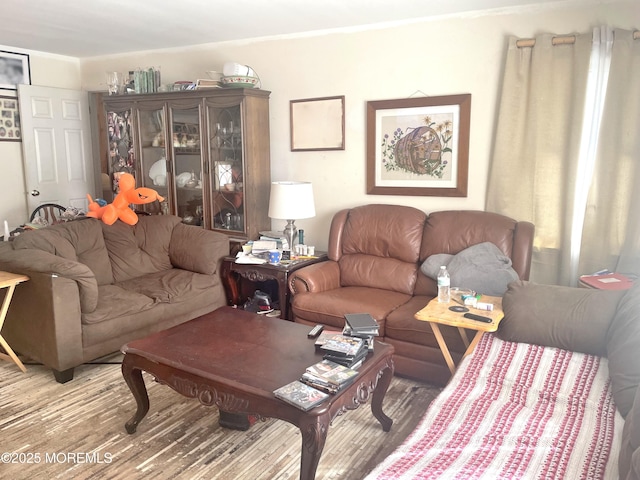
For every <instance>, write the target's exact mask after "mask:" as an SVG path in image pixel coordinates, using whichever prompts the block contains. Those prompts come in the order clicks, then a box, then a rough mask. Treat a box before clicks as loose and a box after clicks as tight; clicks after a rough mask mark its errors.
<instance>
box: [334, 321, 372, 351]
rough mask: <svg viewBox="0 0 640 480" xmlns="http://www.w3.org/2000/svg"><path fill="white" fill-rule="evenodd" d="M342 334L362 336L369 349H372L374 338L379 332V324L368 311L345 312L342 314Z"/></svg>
mask: <svg viewBox="0 0 640 480" xmlns="http://www.w3.org/2000/svg"><path fill="white" fill-rule="evenodd" d="M344 320H345V323H344V329H343V330H342V333H343V335H348V336H351V337H358V338H362V339H363V340H364V341H365V342H366V344H367V347H368V349H369V350H373V345H374V338H375V337H376V336H377V335H378V334H379V332H380V325H378V322H377V321H376V319H375V318H373V317H372V316H371V315H370V314H368V313H347V314H345V316H344Z"/></svg>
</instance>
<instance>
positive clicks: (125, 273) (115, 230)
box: [0, 215, 229, 383]
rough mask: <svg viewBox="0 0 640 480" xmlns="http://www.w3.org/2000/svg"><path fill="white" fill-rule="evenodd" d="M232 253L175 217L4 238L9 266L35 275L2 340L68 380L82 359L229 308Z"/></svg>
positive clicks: (84, 223) (20, 292) (20, 294)
mask: <svg viewBox="0 0 640 480" xmlns="http://www.w3.org/2000/svg"><path fill="white" fill-rule="evenodd" d="M228 254H229V242H228V237H226V236H225V235H222V234H220V233H216V232H212V231H208V230H204V229H202V228H198V227H193V226H188V225H185V224H183V223H181V221H180V218H178V217H175V216H162V215H159V216H143V217H140V219H139V221H138V223H137V224H136V225H134V226H131V225H127V224H125V223H122V222H120V221H118V222H116V223H115V224H114V225H111V226H108V225H105V224H104V223H102V222H101V221H99V220H96V219H92V218H87V219H83V220H77V221H73V222H67V223H64V224H59V225H54V226H51V227H47V228H43V229H41V230H35V231H29V232H25V233H23V234H21V235H19V236H18V237H16V238H15V240H14V241H12V242H3V243H2V244H0V270H4V271H10V272H14V273H24V274H26V275H28V276H29V277H30V281H28V282H25V283H23V284H20V285H19V286H18V287H17V288H16V291H15V294H14V298H13V301H12V303H11V306H10V308H9V312H8V315H7V319H6V322H5V325H4V328H3V330H2V333H3V336H4V337H5V338H6V340H7V341H8V342H9V345H11V347H12V348H13V349H14V350H16V351H17V352H19V353H20V354H22V355H25V356H26V357H29V358H31V359H34V360H36V361H38V362H41V363H42V364H44V365H46V366H47V367H50V368H51V369H53V373H54V375H55V377H56V380H57V381H58V382H60V383H64V382H66V381H69V380H71V379H72V378H73V369H74V367H76V366H78V365H81V364H82V363H85V362H87V361H90V360H94V359H96V358H99V357H102V356H104V355H106V354H109V353H112V352H115V351H118V350H119V349H120V347H121V346H122V345H123V344H125V343H126V342H128V341H130V340H133V339H136V338H140V337H143V336H145V335H148V334H150V333H153V332H156V331H159V330H164V329H166V328H169V327H172V326H174V325H177V324H179V323H182V322H185V321H187V320H191V319H192V318H195V317H197V316H199V315H202V314H204V313H207V312H210V311H212V310H214V309H216V308H218V307H220V306H222V305H225V304H226V300H225V295H224V289H223V287H222V284H221V281H220V275H219V264H220V260H221V259H222V258H223V257H224V256H226V255H228Z"/></svg>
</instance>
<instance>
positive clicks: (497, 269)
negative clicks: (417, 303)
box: [420, 242, 518, 296]
mask: <svg viewBox="0 0 640 480" xmlns="http://www.w3.org/2000/svg"><path fill="white" fill-rule="evenodd" d="M441 265H446V266H447V270H448V271H449V275H450V276H451V286H453V287H460V288H467V289H471V290H474V291H476V292H478V293H482V294H484V295H494V296H502V295H503V294H504V292H506V291H507V285H509V283H511V282H513V281H515V280H518V274H517V273H516V271H515V270H514V269H513V268H511V259H510V258H509V257H507V256H506V255H505V254H504V253H502V251H501V250H500V249H499V248H498V247H496V246H495V245H494V244H493V243H491V242H482V243H478V244H476V245H472V246H470V247H468V248H465V249H464V250H462V251H461V252H459V253H457V254H455V255H451V254H448V253H439V254H436V255H430V256H429V257H427V259H426V260H425V261H424V262H423V263H422V266H421V267H420V270H421V271H422V273H424V274H425V275H427V276H428V277H430V278H433V279H434V280H435V279H436V278H437V277H438V272H439V271H440V266H441Z"/></svg>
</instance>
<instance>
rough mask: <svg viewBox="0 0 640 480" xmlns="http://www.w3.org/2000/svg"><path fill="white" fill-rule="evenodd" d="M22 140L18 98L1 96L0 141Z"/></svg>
mask: <svg viewBox="0 0 640 480" xmlns="http://www.w3.org/2000/svg"><path fill="white" fill-rule="evenodd" d="M21 140H22V135H21V131H20V110H19V109H18V99H17V98H16V97H2V96H0V141H8V142H20V141H21Z"/></svg>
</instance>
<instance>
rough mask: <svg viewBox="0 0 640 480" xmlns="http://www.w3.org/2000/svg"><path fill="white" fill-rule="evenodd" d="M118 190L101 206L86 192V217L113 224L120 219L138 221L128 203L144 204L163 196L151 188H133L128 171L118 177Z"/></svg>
mask: <svg viewBox="0 0 640 480" xmlns="http://www.w3.org/2000/svg"><path fill="white" fill-rule="evenodd" d="M119 185H120V192H119V193H118V194H117V195H116V198H114V199H113V202H112V203H110V204H108V205H105V206H104V207H101V206H100V205H99V204H98V202H95V201H94V200H93V198H91V195H89V194H87V198H88V199H89V213H87V217H93V218H97V219H99V220H102V221H103V222H104V223H106V224H107V225H113V224H114V223H115V221H116V220H118V219H120V220H122V221H123V222H124V223H128V224H129V225H135V224H136V223H138V215H136V212H134V211H133V210H131V208H130V207H129V205H130V204H132V203H133V204H135V205H144V204H145V203H151V202H154V201H156V200H158V201H159V202H162V201H164V198H163V197H161V196H160V195H158V192H156V191H155V190H153V189H152V188H146V187H140V188H135V186H136V179H135V178H134V177H133V175H131V174H130V173H124V174H122V176H120V179H119Z"/></svg>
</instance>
